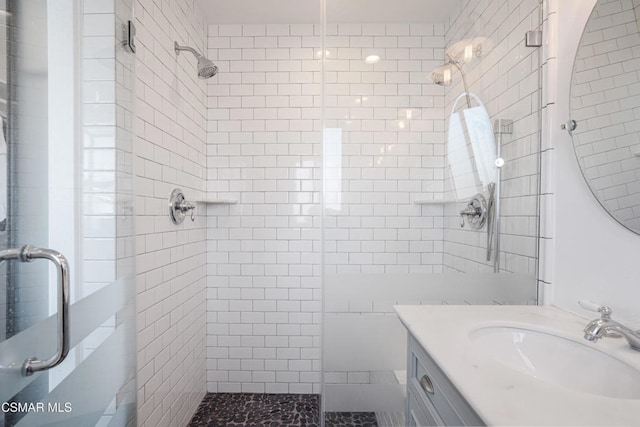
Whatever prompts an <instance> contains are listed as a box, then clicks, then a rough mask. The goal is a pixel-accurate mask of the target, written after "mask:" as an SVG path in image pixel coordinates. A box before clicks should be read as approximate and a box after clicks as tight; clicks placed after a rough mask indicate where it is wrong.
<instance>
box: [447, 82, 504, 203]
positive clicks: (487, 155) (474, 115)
mask: <svg viewBox="0 0 640 427" xmlns="http://www.w3.org/2000/svg"><path fill="white" fill-rule="evenodd" d="M466 96H469V98H470V99H473V100H474V102H475V104H476V106H475V107H471V106H466V107H467V108H463V109H460V110H458V111H456V109H457V107H458V103H459V102H461V100H462V99H463V98H464V97H466ZM447 154H448V157H449V169H450V172H451V181H452V189H453V192H454V195H455V198H456V199H457V200H465V199H468V198H470V197H472V196H473V195H475V194H476V193H480V192H482V191H484V190H486V189H487V188H488V186H489V183H492V182H493V183H495V182H496V181H497V179H498V178H497V174H498V169H497V168H496V166H495V160H496V143H495V136H494V133H493V127H492V126H491V119H490V118H489V114H488V113H487V110H486V108H485V107H484V105H483V104H482V101H481V100H480V98H479V97H478V96H477V95H475V94H473V93H469V94H467V93H463V94H461V95H460V96H459V97H458V98H457V99H456V101H455V102H454V103H453V108H452V110H451V115H450V117H449V130H448V132H447Z"/></svg>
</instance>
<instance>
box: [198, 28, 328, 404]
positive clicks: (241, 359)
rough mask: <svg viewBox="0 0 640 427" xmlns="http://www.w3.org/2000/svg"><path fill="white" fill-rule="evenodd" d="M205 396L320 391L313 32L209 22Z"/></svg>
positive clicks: (316, 33) (316, 42) (317, 41)
mask: <svg viewBox="0 0 640 427" xmlns="http://www.w3.org/2000/svg"><path fill="white" fill-rule="evenodd" d="M208 46H209V51H208V53H209V57H210V58H211V59H212V60H214V62H216V64H217V65H218V66H219V67H220V73H219V74H218V76H216V77H214V78H212V79H211V80H210V81H209V84H208V91H209V92H208V94H209V98H208V107H209V108H208V141H207V142H208V144H207V156H208V157H207V166H208V169H207V195H208V198H209V199H231V200H237V201H238V204H236V205H210V206H209V207H208V208H207V209H208V211H207V213H208V229H207V261H208V264H207V265H208V270H207V389H208V390H209V391H210V392H258V393H264V392H266V393H312V392H315V393H317V392H319V356H320V350H319V320H320V313H319V311H320V305H319V301H320V292H319V290H320V257H319V254H320V252H319V249H320V245H319V243H320V237H321V236H320V225H319V217H320V213H321V212H320V204H319V201H320V193H319V191H320V181H319V176H320V175H319V173H320V170H319V166H320V160H321V156H320V148H321V144H320V140H321V133H320V114H321V111H320V77H321V76H320V71H321V63H320V60H319V57H317V56H316V54H317V52H318V51H319V48H320V46H321V38H320V27H319V26H314V25H312V24H309V25H219V26H218V25H210V26H209V45H208Z"/></svg>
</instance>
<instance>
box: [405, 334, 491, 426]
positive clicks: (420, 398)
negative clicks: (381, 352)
mask: <svg viewBox="0 0 640 427" xmlns="http://www.w3.org/2000/svg"><path fill="white" fill-rule="evenodd" d="M408 356H409V360H408V364H407V367H408V373H407V375H408V378H407V394H408V395H409V396H410V395H411V394H414V395H415V400H416V401H417V403H418V404H420V407H421V409H422V412H423V413H427V414H429V411H430V410H432V411H434V412H435V413H436V421H438V418H439V420H441V424H440V425H445V426H482V425H484V423H483V422H482V420H481V419H480V417H479V416H478V415H477V414H476V413H475V411H474V410H473V409H472V408H471V406H469V404H468V403H467V402H466V400H465V399H464V398H463V397H462V395H460V393H459V392H458V390H457V389H456V388H455V387H454V386H453V384H452V383H451V381H449V379H448V378H447V377H446V376H445V375H444V373H443V372H442V371H441V370H440V368H439V367H438V365H436V363H435V362H434V361H433V359H431V357H430V356H429V355H428V354H427V352H426V351H424V349H423V348H422V347H421V346H420V344H418V342H417V341H416V340H415V339H414V338H413V337H410V338H409V351H408ZM408 415H409V416H410V415H411V414H408Z"/></svg>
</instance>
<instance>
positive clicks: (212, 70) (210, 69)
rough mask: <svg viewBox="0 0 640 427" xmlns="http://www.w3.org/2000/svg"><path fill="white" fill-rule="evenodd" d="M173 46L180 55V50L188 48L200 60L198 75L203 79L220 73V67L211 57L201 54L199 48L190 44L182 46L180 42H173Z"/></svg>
mask: <svg viewBox="0 0 640 427" xmlns="http://www.w3.org/2000/svg"><path fill="white" fill-rule="evenodd" d="M173 47H174V49H175V51H176V55H180V51H182V50H186V51H187V52H191V53H192V54H193V56H195V57H196V59H197V60H198V77H199V78H201V79H208V78H210V77H213V76H215V75H216V74H218V67H216V65H215V64H214V63H213V62H211V60H210V59H208V58H206V57H204V56H203V55H201V54H199V53H198V51H197V50H195V49H194V48H192V47H189V46H180V45H179V44H178V42H174V43H173Z"/></svg>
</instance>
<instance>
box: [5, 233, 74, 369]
mask: <svg viewBox="0 0 640 427" xmlns="http://www.w3.org/2000/svg"><path fill="white" fill-rule="evenodd" d="M14 259H15V260H18V261H20V262H32V261H33V260H34V259H47V260H49V261H51V262H52V263H53V264H54V265H55V266H56V270H57V273H58V274H57V276H58V337H57V342H58V349H57V351H56V354H54V355H53V356H51V357H50V358H49V359H47V360H40V359H38V358H37V357H29V358H27V359H26V360H25V361H24V363H23V365H22V375H24V376H27V377H28V376H31V375H33V374H34V373H35V372H39V371H46V370H47V369H51V368H53V367H55V366H58V365H59V364H60V363H62V361H63V360H64V359H65V358H66V357H67V354H68V353H69V263H68V262H67V259H66V258H65V257H64V255H62V254H61V253H60V252H58V251H54V250H52V249H42V248H36V247H35V246H31V245H24V246H23V247H21V248H19V249H4V250H1V251H0V262H2V261H10V260H14Z"/></svg>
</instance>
